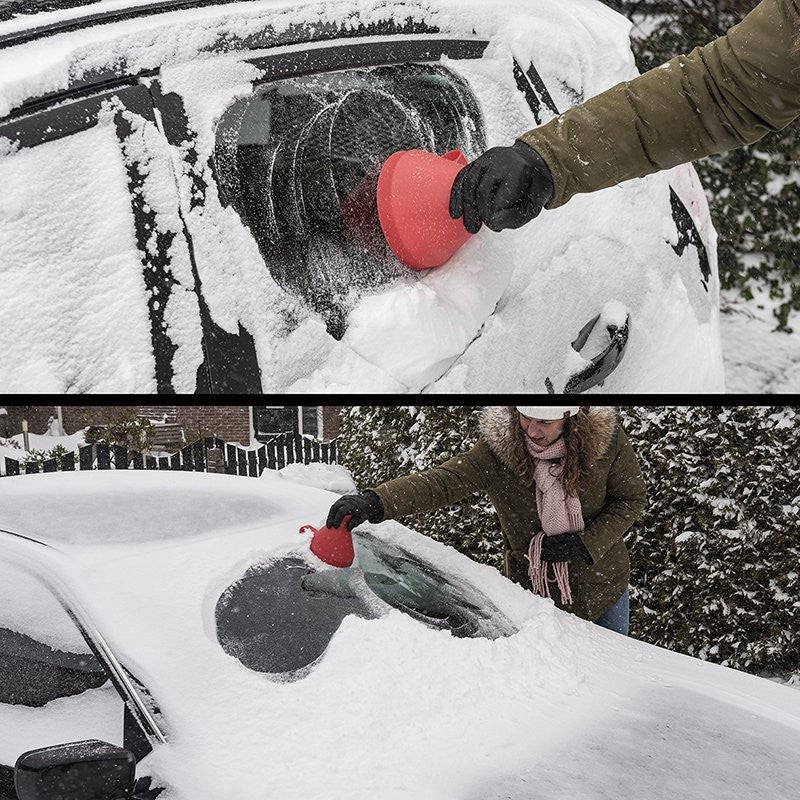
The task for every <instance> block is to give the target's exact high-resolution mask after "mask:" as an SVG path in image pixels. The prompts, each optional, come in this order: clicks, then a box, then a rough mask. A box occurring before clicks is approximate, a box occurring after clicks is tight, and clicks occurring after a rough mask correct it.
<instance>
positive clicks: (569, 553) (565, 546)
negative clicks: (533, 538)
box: [542, 533, 592, 564]
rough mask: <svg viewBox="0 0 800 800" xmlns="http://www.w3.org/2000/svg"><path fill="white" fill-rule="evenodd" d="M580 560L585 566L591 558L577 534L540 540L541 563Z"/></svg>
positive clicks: (565, 534)
mask: <svg viewBox="0 0 800 800" xmlns="http://www.w3.org/2000/svg"><path fill="white" fill-rule="evenodd" d="M579 558H582V559H583V560H584V561H585V562H586V563H587V564H591V563H592V557H591V555H590V554H589V551H588V550H587V549H586V545H585V544H584V543H583V540H582V539H581V537H580V534H578V533H559V534H556V535H555V536H545V537H544V539H542V561H577V560H578V559H579Z"/></svg>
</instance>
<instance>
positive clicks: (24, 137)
mask: <svg viewBox="0 0 800 800" xmlns="http://www.w3.org/2000/svg"><path fill="white" fill-rule="evenodd" d="M397 37H398V35H397V34H393V35H392V36H388V37H382V38H378V37H369V41H366V42H348V43H347V44H335V45H322V46H315V47H308V46H307V45H308V43H307V42H305V43H302V44H298V45H292V46H291V48H292V49H291V50H289V51H287V52H280V53H268V54H266V55H262V56H254V57H245V58H243V59H242V60H243V61H245V62H247V63H250V64H253V65H255V66H256V67H258V68H259V69H261V70H263V71H264V75H263V76H261V77H260V78H258V79H257V80H256V81H255V84H256V85H260V84H263V83H269V82H272V81H279V80H285V79H289V78H295V77H300V76H305V75H314V74H319V73H325V72H334V71H337V70H343V69H351V68H352V69H357V68H363V67H373V66H382V65H385V64H400V63H403V62H406V61H416V62H438V61H440V60H441V57H442V56H447V57H448V58H450V59H454V60H464V59H477V58H481V57H482V56H483V53H484V51H485V50H486V48H487V47H488V45H489V42H488V40H485V39H465V38H463V37H460V38H454V39H450V38H428V37H422V36H418V37H416V38H405V39H399V38H397ZM280 47H281V49H283V47H285V46H284V45H280ZM157 74H158V73H157V71H156V70H148V71H146V72H142V73H139V74H137V75H133V76H130V75H119V76H114V77H113V78H108V77H107V76H105V77H103V78H102V79H101V81H100V83H98V84H94V85H87V86H77V87H74V88H73V89H70V90H66V91H64V92H58V93H55V94H51V95H45V96H42V97H40V98H37V99H36V100H34V101H31V102H28V103H24V104H23V105H22V106H20V107H19V108H17V109H15V110H14V111H12V112H11V113H10V114H9V115H8V116H7V117H5V118H4V119H3V120H2V121H0V136H4V137H7V138H8V139H10V140H11V141H12V142H18V143H19V146H20V147H35V146H36V145H38V144H42V143H44V142H49V141H53V140H55V139H61V138H64V137H65V136H69V135H71V134H73V133H79V132H80V131H83V130H87V129H89V128H91V127H93V126H94V125H95V124H96V122H97V114H98V112H99V111H100V108H101V107H102V104H103V102H104V101H105V100H110V99H112V98H113V97H120V98H124V101H125V105H126V107H128V108H129V110H131V111H135V112H136V113H138V114H140V115H141V116H144V117H146V118H147V119H150V120H153V114H152V110H151V107H150V105H151V104H152V105H155V106H156V107H158V105H159V104H158V101H157V98H155V97H154V98H152V99H150V100H145V99H144V98H145V95H146V93H147V92H148V91H150V87H149V85H148V84H149V83H150V80H152V79H153V78H154V77H155V79H156V80H157ZM151 94H152V92H151Z"/></svg>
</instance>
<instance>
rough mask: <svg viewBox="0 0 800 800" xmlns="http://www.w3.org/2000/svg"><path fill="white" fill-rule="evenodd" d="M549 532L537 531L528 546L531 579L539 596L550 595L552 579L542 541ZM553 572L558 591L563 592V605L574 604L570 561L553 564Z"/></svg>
mask: <svg viewBox="0 0 800 800" xmlns="http://www.w3.org/2000/svg"><path fill="white" fill-rule="evenodd" d="M546 535H547V534H546V533H545V532H544V531H541V532H539V533H537V534H536V535H535V536H534V537H533V538H532V539H531V543H530V546H529V547H528V562H529V565H528V576H529V577H530V579H531V585H532V586H533V591H534V592H536V594H538V595H539V597H549V598H551V599H552V596H551V594H550V583H551V581H550V580H549V579H548V577H547V564H548V562H547V561H542V541H543V540H544V537H545V536H546ZM553 573H554V575H555V581H554V582H555V584H556V585H557V586H558V591H559V593H560V594H561V602H562V604H563V605H566V606H571V605H572V592H571V591H570V588H569V562H568V561H559V562H557V563H554V564H553Z"/></svg>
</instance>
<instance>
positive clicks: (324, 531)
mask: <svg viewBox="0 0 800 800" xmlns="http://www.w3.org/2000/svg"><path fill="white" fill-rule="evenodd" d="M349 521H350V515H349V514H348V516H346V517H345V518H344V519H343V520H342V524H341V525H340V526H339V527H338V528H329V527H328V526H327V525H324V526H323V527H321V528H319V529H317V528H315V527H313V525H303V527H302V528H300V533H304V532H305V531H313V532H314V536H313V537H312V538H311V552H312V553H313V554H314V555H315V556H316V557H317V558H318V559H320V561H324V562H325V563H326V564H330V565H331V566H332V567H349V566H350V565H351V564H352V563H353V559H354V558H355V552H354V551H353V535H352V534H351V533H350V531H349V530H347V523H348V522H349Z"/></svg>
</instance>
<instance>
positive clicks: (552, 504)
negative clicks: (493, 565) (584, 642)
mask: <svg viewBox="0 0 800 800" xmlns="http://www.w3.org/2000/svg"><path fill="white" fill-rule="evenodd" d="M480 433H481V436H480V440H479V441H478V443H477V444H476V445H475V446H474V447H473V448H472V449H471V450H470V451H469V452H467V453H465V454H463V455H458V456H455V457H454V458H451V459H450V460H449V461H446V462H445V463H444V464H441V465H440V466H438V467H435V468H433V469H430V470H427V471H425V472H419V473H415V474H413V475H408V476H406V477H403V478H396V479H394V480H391V481H387V482H386V483H383V484H381V485H380V486H376V487H375V488H374V489H369V490H367V491H365V492H363V493H362V494H360V495H347V496H345V497H341V498H339V500H337V501H336V502H335V503H334V504H333V506H331V509H330V511H329V513H328V519H327V524H328V526H329V527H338V526H339V525H340V524H341V522H342V519H343V518H344V517H345V516H346V515H348V514H349V515H350V516H351V519H350V521H349V522H348V527H349V528H350V529H352V528H354V527H355V526H356V525H359V524H361V523H362V522H364V521H369V522H380V521H381V520H383V519H392V518H397V517H404V516H407V515H409V514H414V513H419V512H424V511H433V510H434V509H437V508H441V507H442V506H447V505H450V504H452V503H455V502H457V501H459V500H461V499H463V498H465V497H467V496H469V495H470V494H473V493H475V492H481V491H482V492H485V493H486V494H488V496H489V498H490V499H491V501H492V502H493V504H494V507H495V511H496V512H497V515H498V517H499V518H500V526H501V528H502V531H503V544H504V548H505V574H506V577H509V578H511V580H513V581H516V582H517V583H520V584H522V585H524V586H527V587H528V588H532V589H533V590H534V591H536V592H537V593H538V594H541V595H543V596H549V597H552V599H553V600H554V602H555V603H556V605H557V606H558V607H559V608H563V609H565V610H567V611H571V612H572V613H574V614H577V615H578V616H580V617H583V618H584V619H589V620H592V621H594V622H597V623H598V624H600V625H603V626H604V627H608V628H610V629H612V630H616V631H618V632H620V633H624V634H627V632H628V579H629V575H630V561H629V559H628V552H627V549H626V547H625V543H624V542H623V538H622V537H623V536H624V534H625V532H626V531H627V530H628V529H629V528H630V527H631V525H633V523H634V522H635V521H636V520H637V519H639V518H640V517H641V515H642V510H643V509H644V504H645V484H644V480H643V478H642V475H641V472H640V470H639V464H638V462H637V460H636V456H635V454H634V452H633V449H632V447H631V445H630V442H629V441H628V437H627V436H626V434H625V431H624V430H623V429H622V427H621V426H620V424H619V420H618V419H617V415H616V412H615V411H614V410H613V409H610V408H592V409H588V408H580V407H577V406H564V407H555V406H550V407H548V406H517V407H515V408H508V407H491V408H487V409H485V410H484V411H483V412H482V414H481V418H480Z"/></svg>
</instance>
